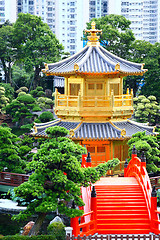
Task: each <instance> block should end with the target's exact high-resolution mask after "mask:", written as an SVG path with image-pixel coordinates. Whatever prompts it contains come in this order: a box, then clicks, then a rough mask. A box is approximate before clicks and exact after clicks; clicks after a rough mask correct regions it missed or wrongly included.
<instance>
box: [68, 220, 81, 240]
mask: <svg viewBox="0 0 160 240" xmlns="http://www.w3.org/2000/svg"><path fill="white" fill-rule="evenodd" d="M78 218H79V217H75V218H71V224H70V225H71V227H72V228H73V231H72V234H73V235H74V236H75V237H77V236H78V234H80V229H79V222H78Z"/></svg>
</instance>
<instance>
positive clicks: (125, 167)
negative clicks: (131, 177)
mask: <svg viewBox="0 0 160 240" xmlns="http://www.w3.org/2000/svg"><path fill="white" fill-rule="evenodd" d="M127 167H128V161H127V158H126V161H125V163H124V177H127Z"/></svg>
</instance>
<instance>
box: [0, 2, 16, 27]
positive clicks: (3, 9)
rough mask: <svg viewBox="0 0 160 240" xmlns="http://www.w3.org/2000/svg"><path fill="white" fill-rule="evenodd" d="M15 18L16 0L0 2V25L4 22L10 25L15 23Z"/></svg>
mask: <svg viewBox="0 0 160 240" xmlns="http://www.w3.org/2000/svg"><path fill="white" fill-rule="evenodd" d="M16 18H17V0H3V1H0V24H3V23H4V22H5V21H6V20H9V21H10V22H11V23H13V22H15V21H16Z"/></svg>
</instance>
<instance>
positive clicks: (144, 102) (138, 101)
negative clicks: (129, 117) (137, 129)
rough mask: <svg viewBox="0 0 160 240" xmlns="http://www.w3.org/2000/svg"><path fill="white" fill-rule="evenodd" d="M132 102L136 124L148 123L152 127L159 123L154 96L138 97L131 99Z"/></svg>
mask: <svg viewBox="0 0 160 240" xmlns="http://www.w3.org/2000/svg"><path fill="white" fill-rule="evenodd" d="M133 101H134V109H135V112H134V117H135V120H136V121H137V122H144V123H147V122H148V123H149V124H150V125H154V124H156V123H158V122H159V117H160V112H159V110H160V106H159V104H158V103H157V101H156V97H155V96H149V97H145V96H143V95H140V96H138V97H136V98H134V99H133Z"/></svg>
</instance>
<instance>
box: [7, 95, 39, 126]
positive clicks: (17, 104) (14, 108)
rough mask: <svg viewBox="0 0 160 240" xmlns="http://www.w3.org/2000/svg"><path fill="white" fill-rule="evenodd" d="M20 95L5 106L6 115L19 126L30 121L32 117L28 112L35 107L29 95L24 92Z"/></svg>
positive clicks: (33, 100)
mask: <svg viewBox="0 0 160 240" xmlns="http://www.w3.org/2000/svg"><path fill="white" fill-rule="evenodd" d="M19 94H20V93H19ZM21 94H22V95H21V96H18V97H17V98H16V99H14V100H13V101H12V102H11V103H10V104H8V105H7V106H6V113H7V114H9V115H10V116H11V117H12V121H13V122H18V124H19V125H20V126H21V125H23V124H26V123H28V122H29V121H30V118H31V117H32V116H33V115H32V113H31V112H30V110H32V109H33V107H34V105H35V99H34V98H33V97H32V96H31V95H30V94H26V93H24V92H23V93H21ZM27 119H28V121H27Z"/></svg>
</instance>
